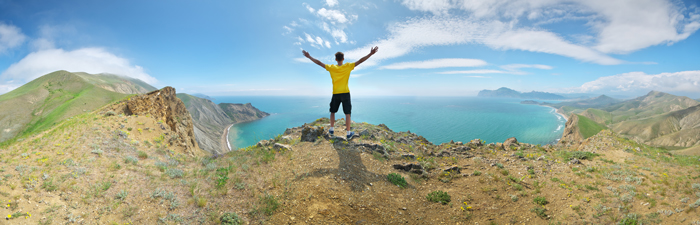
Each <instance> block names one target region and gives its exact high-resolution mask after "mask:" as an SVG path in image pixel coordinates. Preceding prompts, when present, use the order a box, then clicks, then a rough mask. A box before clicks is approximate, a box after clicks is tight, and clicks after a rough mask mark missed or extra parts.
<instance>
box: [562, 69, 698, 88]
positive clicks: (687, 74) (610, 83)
mask: <svg viewBox="0 0 700 225" xmlns="http://www.w3.org/2000/svg"><path fill="white" fill-rule="evenodd" d="M651 90H655V91H663V92H690V93H700V70H694V71H682V72H674V73H660V74H651V75H650V74H646V73H644V72H630V73H623V74H618V75H613V76H607V77H600V78H598V79H596V80H594V81H590V82H586V83H584V84H583V85H581V87H575V88H570V89H568V92H583V93H587V92H596V93H606V92H647V91H651Z"/></svg>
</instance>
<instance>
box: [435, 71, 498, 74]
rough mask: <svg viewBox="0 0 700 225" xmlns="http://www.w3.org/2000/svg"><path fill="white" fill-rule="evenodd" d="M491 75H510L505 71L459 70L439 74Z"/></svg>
mask: <svg viewBox="0 0 700 225" xmlns="http://www.w3.org/2000/svg"><path fill="white" fill-rule="evenodd" d="M490 73H508V71H503V70H459V71H445V72H438V73H437V74H490Z"/></svg>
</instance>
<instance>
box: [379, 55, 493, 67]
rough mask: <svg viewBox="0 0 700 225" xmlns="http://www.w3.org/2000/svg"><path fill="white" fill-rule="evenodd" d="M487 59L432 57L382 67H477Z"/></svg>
mask: <svg viewBox="0 0 700 225" xmlns="http://www.w3.org/2000/svg"><path fill="white" fill-rule="evenodd" d="M486 64H487V63H486V61H484V60H481V59H463V58H461V59H460V58H448V59H432V60H425V61H412V62H400V63H394V64H390V65H386V66H382V67H380V68H381V69H391V70H402V69H434V68H448V67H477V66H484V65H486Z"/></svg>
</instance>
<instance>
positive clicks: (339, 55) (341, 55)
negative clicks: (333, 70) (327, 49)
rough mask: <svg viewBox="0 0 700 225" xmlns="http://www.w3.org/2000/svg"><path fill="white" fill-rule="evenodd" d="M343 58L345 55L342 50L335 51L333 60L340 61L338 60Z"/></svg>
mask: <svg viewBox="0 0 700 225" xmlns="http://www.w3.org/2000/svg"><path fill="white" fill-rule="evenodd" d="M343 60H345V55H343V53H342V52H337V53H335V61H338V62H340V61H343Z"/></svg>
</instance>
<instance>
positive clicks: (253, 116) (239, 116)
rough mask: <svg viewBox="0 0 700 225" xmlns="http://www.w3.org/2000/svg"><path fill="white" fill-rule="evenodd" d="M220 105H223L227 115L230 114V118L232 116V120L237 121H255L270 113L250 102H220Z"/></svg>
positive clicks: (222, 107)
mask: <svg viewBox="0 0 700 225" xmlns="http://www.w3.org/2000/svg"><path fill="white" fill-rule="evenodd" d="M219 107H221V109H223V110H224V112H225V113H226V115H228V116H229V118H231V120H233V122H236V123H243V122H248V121H253V120H257V119H260V118H263V117H266V116H269V115H270V114H269V113H266V112H263V111H260V110H259V109H258V108H255V107H254V106H253V105H251V104H250V103H246V104H234V103H219Z"/></svg>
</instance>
